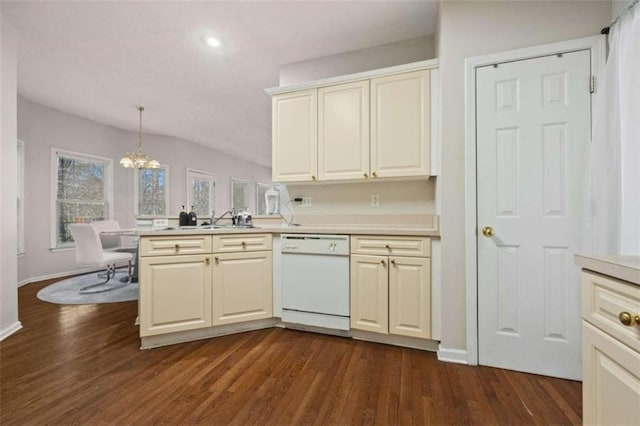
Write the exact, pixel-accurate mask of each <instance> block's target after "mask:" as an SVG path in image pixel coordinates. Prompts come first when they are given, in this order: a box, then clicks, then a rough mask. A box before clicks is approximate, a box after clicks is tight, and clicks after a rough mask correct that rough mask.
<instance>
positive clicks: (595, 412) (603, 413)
mask: <svg viewBox="0 0 640 426" xmlns="http://www.w3.org/2000/svg"><path fill="white" fill-rule="evenodd" d="M582 345H583V347H582V356H583V360H582V361H583V364H582V410H583V413H582V419H583V423H584V424H585V425H638V424H640V354H639V353H638V352H636V351H634V350H632V349H631V348H629V347H628V346H626V345H623V344H622V343H620V342H619V341H618V340H616V339H614V338H613V337H611V336H609V335H608V334H605V333H603V332H602V331H600V330H598V329H597V328H595V327H593V326H592V325H591V324H589V323H587V322H586V321H583V322H582Z"/></svg>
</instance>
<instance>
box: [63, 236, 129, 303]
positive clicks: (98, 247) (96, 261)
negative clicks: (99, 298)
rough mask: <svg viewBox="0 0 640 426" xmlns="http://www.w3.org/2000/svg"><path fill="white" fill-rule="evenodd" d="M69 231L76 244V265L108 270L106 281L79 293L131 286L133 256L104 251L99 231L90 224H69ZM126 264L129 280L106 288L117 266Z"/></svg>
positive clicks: (83, 288) (101, 291)
mask: <svg viewBox="0 0 640 426" xmlns="http://www.w3.org/2000/svg"><path fill="white" fill-rule="evenodd" d="M69 231H70V232H71V236H72V237H73V239H74V241H75V243H76V264H77V265H78V266H82V267H89V268H106V270H107V271H106V279H105V280H104V281H100V282H97V283H95V284H90V285H87V286H84V287H82V288H80V290H79V291H80V293H81V294H90V293H103V292H105V291H111V290H115V289H117V288H122V287H125V286H127V285H129V283H130V282H131V260H132V259H133V254H131V253H127V252H116V251H109V250H104V249H103V248H102V242H101V241H100V236H99V235H98V230H97V229H96V227H95V226H93V225H92V224H90V223H72V224H69ZM124 262H127V263H128V265H129V279H128V280H127V281H126V282H124V283H119V284H118V285H113V286H104V285H105V284H107V283H108V282H109V281H110V280H111V278H113V276H114V275H115V272H116V266H117V264H119V263H120V264H121V263H124ZM99 286H103V288H100V289H98V290H91V289H93V288H95V287H99Z"/></svg>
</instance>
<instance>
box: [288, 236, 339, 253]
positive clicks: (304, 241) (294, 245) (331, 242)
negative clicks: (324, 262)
mask: <svg viewBox="0 0 640 426" xmlns="http://www.w3.org/2000/svg"><path fill="white" fill-rule="evenodd" d="M280 238H281V241H282V246H281V247H282V248H281V252H282V253H301V254H326V255H334V256H348V255H349V236H348V235H323V234H320V235H316V234H283V235H281V236H280Z"/></svg>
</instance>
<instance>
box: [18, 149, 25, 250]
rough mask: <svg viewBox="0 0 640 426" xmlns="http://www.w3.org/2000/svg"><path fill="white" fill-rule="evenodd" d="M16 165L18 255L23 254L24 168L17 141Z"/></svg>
mask: <svg viewBox="0 0 640 426" xmlns="http://www.w3.org/2000/svg"><path fill="white" fill-rule="evenodd" d="M16 155H17V159H18V161H17V163H18V173H17V174H18V185H17V186H18V188H17V189H18V191H17V192H18V193H17V200H16V204H17V206H16V207H17V209H18V214H17V218H16V219H17V221H18V247H17V250H18V255H21V254H24V253H25V249H24V166H25V164H26V163H25V158H24V156H25V151H24V142H23V141H21V140H20V139H18V143H17V150H16Z"/></svg>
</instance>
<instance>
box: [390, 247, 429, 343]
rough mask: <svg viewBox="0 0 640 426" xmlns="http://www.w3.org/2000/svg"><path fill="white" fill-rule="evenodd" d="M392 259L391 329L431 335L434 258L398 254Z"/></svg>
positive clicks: (423, 336)
mask: <svg viewBox="0 0 640 426" xmlns="http://www.w3.org/2000/svg"><path fill="white" fill-rule="evenodd" d="M389 263H390V266H389V333H390V334H398V335H401V336H409V337H418V338H423V339H427V338H429V337H431V266H430V259H427V258H420V257H395V256H394V257H390V258H389Z"/></svg>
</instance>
